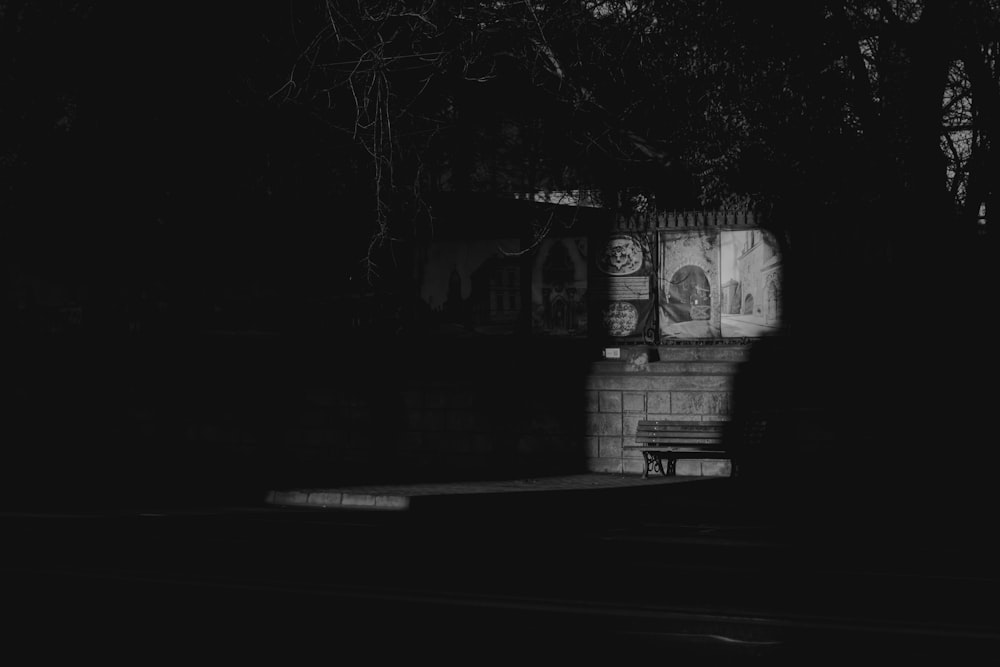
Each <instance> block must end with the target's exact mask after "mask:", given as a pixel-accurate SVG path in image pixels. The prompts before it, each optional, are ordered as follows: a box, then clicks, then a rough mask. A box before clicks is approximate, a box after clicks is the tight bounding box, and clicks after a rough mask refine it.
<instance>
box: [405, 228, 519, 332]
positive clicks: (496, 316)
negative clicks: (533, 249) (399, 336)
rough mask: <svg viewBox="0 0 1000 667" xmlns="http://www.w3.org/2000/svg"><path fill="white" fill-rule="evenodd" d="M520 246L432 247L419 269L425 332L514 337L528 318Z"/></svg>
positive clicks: (510, 242) (488, 242) (489, 242)
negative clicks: (521, 320)
mask: <svg viewBox="0 0 1000 667" xmlns="http://www.w3.org/2000/svg"><path fill="white" fill-rule="evenodd" d="M519 249H520V241H519V240H518V239H516V238H513V239H479V240H463V241H435V242H432V243H429V244H427V246H426V247H425V249H424V252H423V253H422V257H421V261H420V266H419V267H418V269H419V270H420V301H421V305H422V308H423V314H424V317H423V320H424V322H425V324H426V328H428V329H430V330H431V331H433V332H436V333H440V334H445V335H478V334H484V335H491V334H511V333H514V331H515V328H516V326H517V322H518V319H519V316H520V315H521V313H522V312H523V303H522V301H523V298H522V292H521V258H520V257H519V256H518V255H516V254H515V255H509V254H508V253H516V252H518V250H519Z"/></svg>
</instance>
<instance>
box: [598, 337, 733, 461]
mask: <svg viewBox="0 0 1000 667" xmlns="http://www.w3.org/2000/svg"><path fill="white" fill-rule="evenodd" d="M645 349H646V348H635V351H641V350H645ZM633 353H634V351H633ZM629 355H630V351H629V348H624V349H623V350H622V356H623V359H621V360H606V361H599V362H596V363H593V364H591V366H590V370H589V373H588V374H587V377H586V380H585V384H584V391H585V399H586V412H587V418H586V425H585V443H586V452H587V467H588V469H589V470H592V471H595V472H624V473H626V474H628V473H642V469H643V462H642V455H641V454H639V453H638V452H625V451H623V449H622V446H623V445H625V444H634V443H635V432H636V426H637V424H638V422H639V420H641V419H664V418H671V419H683V420H690V421H725V420H728V419H729V416H730V413H731V404H732V393H733V381H734V377H735V374H736V372H737V368H738V366H739V364H740V363H742V362H743V361H745V360H746V356H747V348H745V347H741V346H719V347H713V346H706V347H701V346H698V347H686V346H663V347H658V348H655V355H654V358H658V360H657V361H651V362H649V363H646V364H643V365H637V364H634V363H632V360H631V359H629V358H628V357H629ZM677 474H678V475H728V474H729V462H728V461H718V460H700V459H691V460H681V461H678V462H677Z"/></svg>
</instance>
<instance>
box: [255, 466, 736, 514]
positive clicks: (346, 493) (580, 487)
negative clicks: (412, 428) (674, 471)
mask: <svg viewBox="0 0 1000 667" xmlns="http://www.w3.org/2000/svg"><path fill="white" fill-rule="evenodd" d="M709 479H717V478H714V477H700V476H684V475H682V476H675V477H663V476H656V477H649V478H648V479H643V477H642V476H641V475H637V474H625V475H622V474H617V473H580V474H573V475H559V476H551V477H528V478H520V479H509V480H482V481H459V482H436V483H416V484H383V485H359V486H344V487H337V488H305V489H288V490H272V491H269V492H268V493H267V497H266V499H265V502H266V503H267V504H269V505H279V506H292V507H317V508H327V509H352V510H356V509H371V510H397V511H398V510H408V509H412V508H414V507H416V506H423V505H427V504H431V502H432V501H436V502H441V501H447V500H452V501H458V502H468V501H470V500H471V499H473V498H476V499H482V498H485V497H498V496H500V495H502V494H525V493H549V494H551V493H553V492H559V493H560V494H561V493H562V492H577V493H589V492H595V491H601V490H615V489H630V490H638V491H641V490H643V489H655V488H657V487H662V486H665V485H676V484H684V483H691V482H697V481H704V480H709Z"/></svg>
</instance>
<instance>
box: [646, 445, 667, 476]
mask: <svg viewBox="0 0 1000 667" xmlns="http://www.w3.org/2000/svg"><path fill="white" fill-rule="evenodd" d="M642 458H643V461H644V462H645V464H646V465H645V467H644V468H643V470H642V478H643V479H648V478H649V471H650V470H652V471H653V472H658V473H660V474H661V475H665V474H666V473H665V472H664V471H663V461H662V459H661V457H660V453H659V452H643V453H642Z"/></svg>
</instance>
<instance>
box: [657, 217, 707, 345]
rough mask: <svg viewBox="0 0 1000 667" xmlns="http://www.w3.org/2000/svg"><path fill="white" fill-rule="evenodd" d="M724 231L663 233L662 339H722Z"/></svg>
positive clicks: (660, 294) (661, 236) (660, 247)
mask: <svg viewBox="0 0 1000 667" xmlns="http://www.w3.org/2000/svg"><path fill="white" fill-rule="evenodd" d="M720 251H721V248H720V232H719V231H717V230H704V231H702V230H699V231H683V232H672V231H661V232H660V233H659V260H660V266H659V271H658V281H657V283H658V289H659V316H660V338H661V339H671V338H721V337H722V318H721V314H722V309H721V303H720V285H721V281H720V274H719V263H720Z"/></svg>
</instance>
